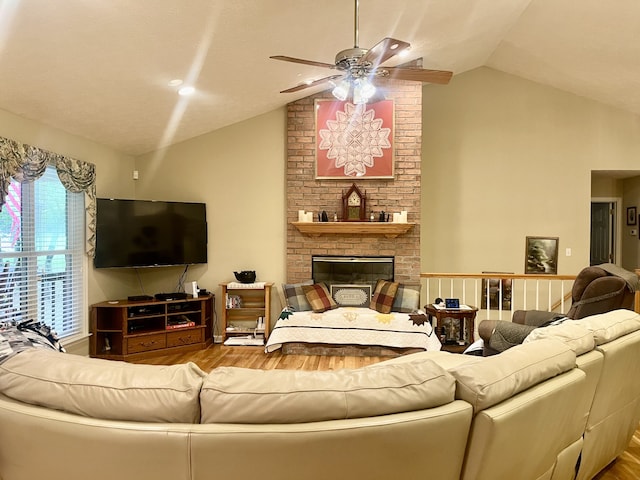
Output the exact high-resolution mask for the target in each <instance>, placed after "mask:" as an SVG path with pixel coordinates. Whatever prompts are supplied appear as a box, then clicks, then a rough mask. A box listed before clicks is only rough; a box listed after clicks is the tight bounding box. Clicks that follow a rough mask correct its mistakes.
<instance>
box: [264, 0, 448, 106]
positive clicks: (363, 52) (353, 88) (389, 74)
mask: <svg viewBox="0 0 640 480" xmlns="http://www.w3.org/2000/svg"><path fill="white" fill-rule="evenodd" d="M358 6H359V0H355V15H354V17H355V21H354V46H353V48H348V49H346V50H342V51H341V52H338V54H337V55H336V58H335V63H333V64H331V63H324V62H315V61H313V60H303V59H300V58H294V57H287V56H284V55H274V56H271V57H269V58H273V59H274V60H282V61H285V62H293V63H301V64H303V65H311V66H314V67H324V68H330V69H333V70H339V71H340V72H343V73H340V74H337V75H331V76H329V77H324V78H320V79H318V80H314V81H310V82H307V83H303V84H300V85H296V86H295V87H292V88H288V89H286V90H282V91H281V92H280V93H292V92H297V91H300V90H303V89H305V88H310V87H315V86H317V85H321V84H324V83H329V84H331V85H334V87H335V88H334V89H333V95H334V96H335V97H336V98H337V99H339V100H346V99H347V98H348V97H349V95H350V94H351V95H353V99H354V103H367V102H368V101H369V100H372V99H374V98H376V97H375V93H376V89H375V86H374V85H373V84H372V83H371V80H372V79H374V78H385V77H386V78H392V79H397V80H408V81H413V82H428V83H437V84H442V85H446V84H447V83H449V80H451V76H452V75H453V72H448V71H445V70H427V69H424V68H418V67H401V66H400V67H384V66H381V65H382V64H383V63H384V62H386V61H387V60H389V59H390V58H391V57H393V56H395V55H397V54H399V53H400V52H402V51H404V50H406V49H407V48H409V47H410V46H411V45H410V44H409V43H407V42H403V41H402V40H396V39H394V38H389V37H387V38H384V39H382V40H381V41H380V42H378V43H377V44H376V45H374V46H373V47H372V48H370V49H369V50H367V49H366V48H360V47H359V46H358V43H359V42H358V36H359V25H358V22H359V18H358Z"/></svg>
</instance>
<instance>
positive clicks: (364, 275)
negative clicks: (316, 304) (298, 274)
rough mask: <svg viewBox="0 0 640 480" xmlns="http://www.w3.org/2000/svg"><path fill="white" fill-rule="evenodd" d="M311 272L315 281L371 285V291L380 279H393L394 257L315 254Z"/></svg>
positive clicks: (328, 283) (333, 283)
mask: <svg viewBox="0 0 640 480" xmlns="http://www.w3.org/2000/svg"><path fill="white" fill-rule="evenodd" d="M311 261H312V267H311V273H312V277H313V281H314V282H315V283H320V282H322V283H325V284H326V285H327V286H328V287H329V289H330V290H331V286H332V285H369V286H370V287H371V291H373V289H374V288H375V286H376V282H377V281H378V280H380V279H382V280H389V281H393V277H394V264H393V257H349V256H320V255H318V256H314V257H313V258H312V260H311Z"/></svg>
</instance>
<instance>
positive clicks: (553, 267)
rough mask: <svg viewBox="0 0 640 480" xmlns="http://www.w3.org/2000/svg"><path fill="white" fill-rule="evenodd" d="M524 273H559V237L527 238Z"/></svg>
mask: <svg viewBox="0 0 640 480" xmlns="http://www.w3.org/2000/svg"><path fill="white" fill-rule="evenodd" d="M524 273H525V274H549V275H556V274H557V273H558V237H527V240H526V247H525V265H524Z"/></svg>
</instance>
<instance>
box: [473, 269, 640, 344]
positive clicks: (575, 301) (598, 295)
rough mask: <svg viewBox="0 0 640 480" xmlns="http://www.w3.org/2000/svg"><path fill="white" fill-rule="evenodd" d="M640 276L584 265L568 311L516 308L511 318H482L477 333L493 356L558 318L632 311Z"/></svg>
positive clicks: (576, 280) (575, 284)
mask: <svg viewBox="0 0 640 480" xmlns="http://www.w3.org/2000/svg"><path fill="white" fill-rule="evenodd" d="M637 284H638V277H637V276H636V274H635V273H632V272H629V271H627V270H623V269H622V268H620V267H616V266H615V265H612V264H608V263H607V264H603V265H597V266H592V267H586V268H584V269H583V270H582V271H581V272H580V273H579V274H578V275H577V276H576V279H575V281H574V283H573V287H572V289H571V308H570V309H569V311H568V312H567V313H566V314H562V313H558V312H547V311H540V310H516V311H515V312H513V318H512V321H511V322H509V321H503V320H483V321H482V322H480V323H479V325H478V334H479V335H480V338H482V339H483V340H484V352H483V353H484V355H493V354H495V353H498V352H501V351H504V350H506V349H507V348H510V347H512V346H514V345H517V344H519V343H522V341H523V340H524V339H525V337H526V336H527V335H529V333H530V332H531V331H532V330H533V329H535V328H537V327H540V326H542V325H545V324H547V323H549V322H551V321H553V320H554V319H556V318H562V317H567V318H570V319H572V320H577V319H579V318H583V317H587V316H590V315H596V314H598V313H605V312H609V311H611V310H617V309H621V308H624V309H628V310H633V305H634V296H635V291H636V289H637Z"/></svg>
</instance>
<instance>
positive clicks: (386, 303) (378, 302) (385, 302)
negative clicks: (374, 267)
mask: <svg viewBox="0 0 640 480" xmlns="http://www.w3.org/2000/svg"><path fill="white" fill-rule="evenodd" d="M399 285H400V284H399V283H395V282H387V281H386V280H378V283H377V284H376V290H375V292H374V294H373V298H371V304H370V305H369V308H371V309H372V310H375V311H376V312H380V313H391V307H392V306H393V300H394V298H395V296H396V292H397V291H398V286H399Z"/></svg>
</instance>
